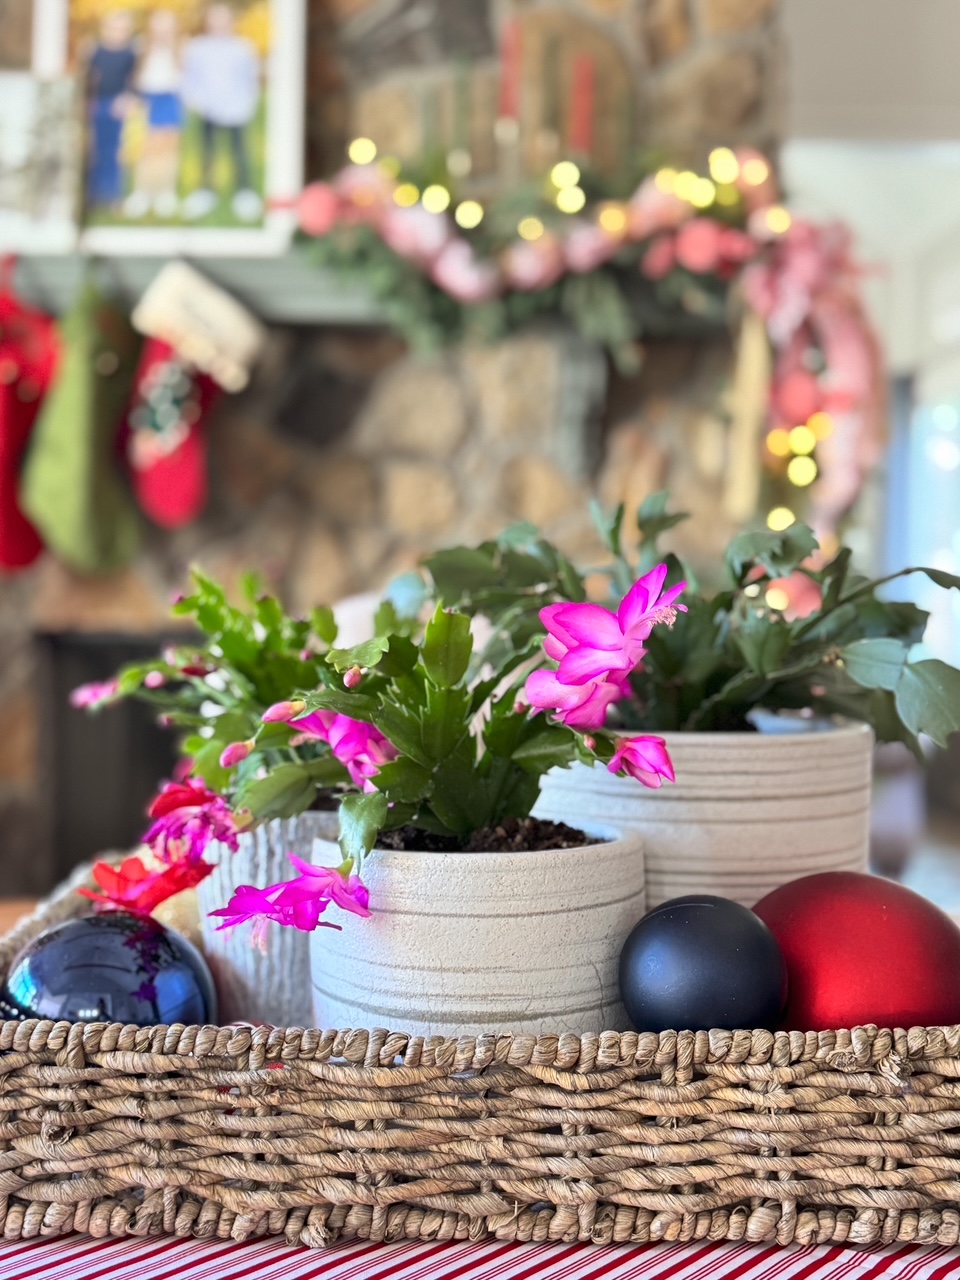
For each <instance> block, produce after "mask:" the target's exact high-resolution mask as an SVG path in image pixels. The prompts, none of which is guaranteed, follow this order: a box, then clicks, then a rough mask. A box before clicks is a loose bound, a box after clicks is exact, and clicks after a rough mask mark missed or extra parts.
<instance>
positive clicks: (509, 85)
mask: <svg viewBox="0 0 960 1280" xmlns="http://www.w3.org/2000/svg"><path fill="white" fill-rule="evenodd" d="M520 64H521V48H520V23H519V21H518V19H516V18H511V19H510V21H509V22H505V23H504V25H503V29H502V31H501V33H500V98H499V102H498V104H497V118H498V120H514V121H519V119H520V76H521V65H520Z"/></svg>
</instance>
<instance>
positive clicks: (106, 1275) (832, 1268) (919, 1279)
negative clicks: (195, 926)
mask: <svg viewBox="0 0 960 1280" xmlns="http://www.w3.org/2000/svg"><path fill="white" fill-rule="evenodd" d="M0 1275H2V1276H3V1277H4V1280H668V1278H669V1280H881V1278H882V1280H886V1277H899V1280H945V1277H947V1276H957V1277H960V1249H941V1248H937V1247H935V1246H931V1245H918V1244H911V1245H892V1246H890V1247H887V1248H882V1249H870V1250H857V1249H844V1248H840V1247H839V1246H832V1245H808V1246H805V1247H802V1248H795V1249H780V1248H777V1247H775V1246H772V1245H744V1244H678V1245H655V1246H652V1247H644V1246H642V1245H638V1246H628V1245H624V1246H620V1245H617V1246H611V1247H609V1248H601V1249H598V1248H594V1247H593V1246H591V1245H584V1244H572V1245H556V1244H551V1245H526V1244H506V1243H498V1242H496V1241H493V1242H482V1243H479V1244H468V1243H443V1244H427V1243H422V1242H419V1241H411V1242H407V1243H403V1244H395V1245H370V1244H348V1245H343V1246H340V1247H338V1248H336V1249H332V1250H329V1251H328V1250H318V1249H301V1248H289V1247H288V1246H286V1245H283V1244H278V1243H276V1242H274V1241H263V1240H260V1241H248V1242H246V1243H243V1244H239V1243H236V1242H234V1241H224V1240H215V1241H199V1240H175V1239H171V1238H169V1237H165V1238H162V1239H156V1238H154V1239H148V1240H93V1239H91V1238H90V1237H89V1236H67V1237H64V1238H59V1239H54V1240H27V1241H16V1242H12V1241H10V1242H0Z"/></svg>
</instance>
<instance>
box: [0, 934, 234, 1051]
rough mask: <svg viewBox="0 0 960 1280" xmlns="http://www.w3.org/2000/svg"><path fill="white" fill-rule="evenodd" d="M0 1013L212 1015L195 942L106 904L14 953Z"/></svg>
mask: <svg viewBox="0 0 960 1280" xmlns="http://www.w3.org/2000/svg"><path fill="white" fill-rule="evenodd" d="M0 1016H2V1017H5V1018H53V1019H55V1020H56V1019H64V1020H66V1021H68V1022H130V1023H136V1024H137V1025H138V1026H141V1027H148V1026H153V1025H154V1024H155V1023H167V1024H170V1023H174V1022H182V1023H186V1024H188V1025H189V1024H192V1023H204V1022H215V1021H216V1017H217V996H216V991H215V989H214V985H213V979H212V978H211V976H210V970H209V969H208V968H207V963H206V961H205V960H204V958H203V956H202V955H201V954H200V952H199V951H198V950H197V948H196V947H195V946H194V945H193V944H192V943H190V942H188V941H187V940H186V938H182V937H181V936H180V935H179V934H178V933H174V932H173V931H172V930H171V929H167V928H165V927H164V926H163V925H162V924H160V923H159V922H158V921H156V920H153V919H151V918H150V917H149V916H139V915H132V914H131V913H129V912H126V911H104V912H99V913H97V914H96V915H89V916H81V917H79V918H78V919H75V920H67V921H66V922H65V923H64V924H58V925H55V926H54V928H52V929H48V930H47V931H46V932H45V933H42V934H40V936H39V937H37V938H34V940H33V941H32V942H29V943H28V944H27V945H26V946H25V947H24V948H23V950H22V951H21V952H20V953H19V955H17V956H16V957H15V958H14V961H13V963H12V964H11V966H10V972H9V973H8V974H7V977H6V981H5V982H4V983H3V987H2V989H0Z"/></svg>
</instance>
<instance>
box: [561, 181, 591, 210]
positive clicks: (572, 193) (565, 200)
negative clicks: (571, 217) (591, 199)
mask: <svg viewBox="0 0 960 1280" xmlns="http://www.w3.org/2000/svg"><path fill="white" fill-rule="evenodd" d="M586 203H587V197H586V195H585V193H584V191H583V188H582V187H561V189H560V190H559V191H558V192H557V208H558V209H559V210H560V212H561V213H579V212H580V210H581V209H582V208H583V206H584V205H585V204H586Z"/></svg>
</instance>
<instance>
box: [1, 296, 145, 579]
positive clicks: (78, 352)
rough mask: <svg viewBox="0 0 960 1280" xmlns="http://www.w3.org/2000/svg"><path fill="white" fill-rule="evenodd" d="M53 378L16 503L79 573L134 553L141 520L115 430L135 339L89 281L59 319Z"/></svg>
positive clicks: (107, 567) (111, 565)
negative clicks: (57, 358)
mask: <svg viewBox="0 0 960 1280" xmlns="http://www.w3.org/2000/svg"><path fill="white" fill-rule="evenodd" d="M60 341H61V344H62V345H61V356H60V364H59V369H58V372H57V376H56V378H55V381H54V383H53V386H52V387H51V389H50V392H49V394H48V396H47V398H46V400H45V401H44V405H43V409H42V411H41V414H40V418H39V420H38V422H37V425H36V427H35V428H34V433H33V438H32V440H31V445H30V452H29V454H28V457H27V463H26V467H25V469H24V473H23V483H22V489H21V502H22V504H23V508H24V510H25V511H26V512H27V514H28V515H29V516H30V518H31V519H32V520H33V522H34V524H36V526H37V528H38V529H39V530H40V532H41V533H42V535H43V540H44V542H45V543H46V544H47V546H48V548H49V549H50V550H51V551H52V552H54V554H56V555H57V556H59V557H60V558H61V559H62V560H64V561H65V562H66V563H67V564H68V565H70V566H71V568H73V569H77V570H79V571H80V572H82V573H108V572H110V571H111V570H113V569H118V568H120V567H121V566H123V565H124V564H126V563H127V561H129V560H130V559H132V557H133V556H134V555H135V554H136V551H137V546H138V543H139V538H140V534H139V520H138V516H137V511H136V506H135V505H134V501H133V497H132V495H131V493H130V491H129V488H128V487H127V485H126V483H125V481H124V478H123V476H122V475H121V471H120V467H119V462H118V454H119V451H118V449H117V432H118V429H119V426H120V423H121V420H122V417H123V413H124V409H125V407H126V404H127V400H128V399H129V396H130V390H131V386H132V382H133V375H134V371H135V369H136V361H137V356H138V352H139V338H138V337H137V335H136V334H135V333H134V331H133V329H132V328H131V327H130V324H129V322H128V321H127V318H126V316H125V315H124V314H123V313H122V312H121V311H119V310H118V309H117V308H116V307H115V306H114V305H113V304H112V303H111V302H109V301H108V300H107V299H106V298H104V297H103V296H102V295H101V294H100V293H99V292H98V290H97V289H96V288H95V287H94V286H93V285H92V284H89V283H88V284H87V285H85V286H84V288H83V289H82V290H81V293H80V296H79V297H78V299H77V301H76V303H75V304H74V306H73V309H72V310H71V311H70V312H69V313H68V314H67V315H65V316H64V317H63V319H62V321H61V323H60Z"/></svg>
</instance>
